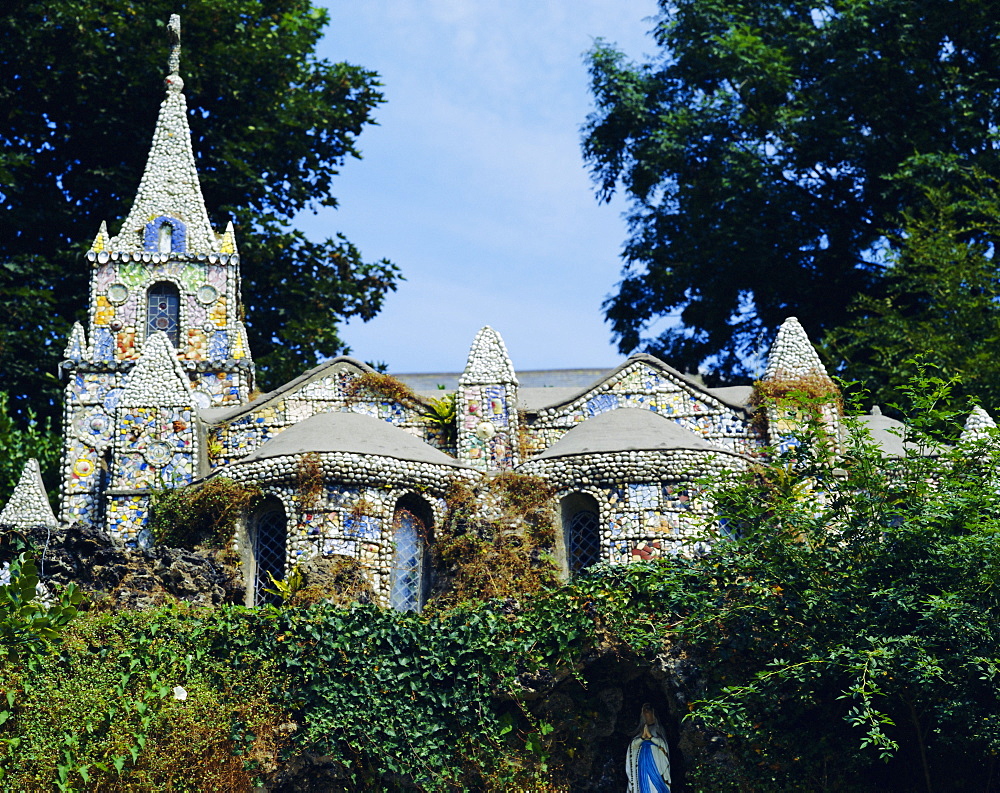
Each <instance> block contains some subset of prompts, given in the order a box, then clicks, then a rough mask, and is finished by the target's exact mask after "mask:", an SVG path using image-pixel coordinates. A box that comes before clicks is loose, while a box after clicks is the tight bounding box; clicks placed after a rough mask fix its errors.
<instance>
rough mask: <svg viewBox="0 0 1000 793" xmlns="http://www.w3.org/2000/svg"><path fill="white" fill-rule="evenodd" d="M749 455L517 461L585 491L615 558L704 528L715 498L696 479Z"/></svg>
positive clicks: (680, 453) (672, 544) (645, 554)
mask: <svg viewBox="0 0 1000 793" xmlns="http://www.w3.org/2000/svg"><path fill="white" fill-rule="evenodd" d="M749 462H750V458H748V457H744V456H741V455H737V454H733V453H729V452H723V451H721V450H720V451H719V452H718V453H713V452H708V453H706V452H703V451H693V450H692V451H688V450H680V449H679V450H676V451H655V452H652V451H645V452H644V451H632V452H617V453H613V454H607V453H603V454H593V455H574V456H571V457H562V458H555V459H546V460H529V461H528V462H526V463H524V464H523V465H521V466H520V467H519V468H518V471H519V472H521V473H525V474H531V475H534V476H540V477H542V478H543V479H545V480H546V481H548V482H549V483H550V484H552V485H553V486H554V487H556V488H558V490H559V494H558V496H557V498H563V497H565V496H567V495H569V494H571V493H585V494H587V495H589V496H591V497H592V498H594V499H595V500H596V501H597V504H598V506H599V510H600V542H601V559H602V561H606V562H609V563H611V564H626V563H628V562H633V561H638V560H644V559H649V558H653V557H655V556H659V555H660V554H663V553H680V552H682V550H683V549H684V548H685V546H687V545H689V544H690V542H691V539H692V538H693V537H695V536H698V535H699V534H701V533H702V532H703V531H704V528H705V525H706V523H707V521H708V520H709V519H710V516H711V514H712V505H711V503H710V501H709V500H708V498H707V497H705V496H704V495H703V494H702V493H701V492H700V490H699V489H698V487H697V486H696V485H695V481H696V480H698V479H701V478H703V477H706V476H713V477H718V476H722V475H725V474H727V473H730V472H734V471H739V470H742V469H743V468H744V467H745V466H746V465H747V464H748V463H749Z"/></svg>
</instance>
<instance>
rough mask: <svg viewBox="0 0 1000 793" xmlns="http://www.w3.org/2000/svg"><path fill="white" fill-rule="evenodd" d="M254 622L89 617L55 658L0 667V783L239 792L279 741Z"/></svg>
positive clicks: (249, 617)
mask: <svg viewBox="0 0 1000 793" xmlns="http://www.w3.org/2000/svg"><path fill="white" fill-rule="evenodd" d="M262 623H263V624H264V625H266V624H267V619H266V614H264V615H257V614H254V613H253V612H246V611H239V610H235V609H234V610H220V611H217V612H205V611H197V610H193V609H186V608H180V607H169V608H165V609H160V610H157V611H155V612H149V613H136V612H123V613H121V614H117V615H107V614H104V615H97V614H91V615H86V616H85V617H83V618H82V619H80V620H77V621H76V622H75V623H74V624H73V625H72V626H71V627H70V629H69V631H68V633H67V636H66V642H65V644H64V646H63V649H62V652H61V653H60V654H59V655H58V656H51V657H49V658H47V659H44V660H43V661H40V662H38V663H36V664H35V665H34V666H33V667H32V668H30V669H29V668H26V667H24V666H22V665H19V664H11V663H9V662H7V663H6V664H4V663H3V662H0V681H2V682H0V694H2V695H3V697H2V698H0V712H2V713H3V716H6V718H4V719H3V723H2V724H0V769H2V771H0V780H2V782H0V784H2V785H3V787H4V788H5V789H10V790H51V789H58V790H61V791H71V790H95V789H114V790H128V789H131V790H177V791H195V790H199V791H219V793H222V791H231V790H248V789H250V788H251V787H252V778H253V773H254V772H253V771H252V770H248V769H249V768H255V767H256V768H260V767H262V766H263V767H273V766H274V764H275V762H276V759H277V755H278V751H279V750H280V748H281V746H282V745H284V744H285V743H287V738H286V737H285V733H284V732H282V731H281V730H280V726H281V725H282V724H284V723H286V722H287V714H285V713H282V712H281V711H280V709H279V708H278V707H277V706H276V705H274V704H273V703H272V701H271V697H270V694H271V692H272V691H275V690H278V689H280V687H281V682H280V680H279V679H277V678H276V676H275V673H274V669H275V664H274V663H273V662H272V661H271V660H270V658H269V655H270V648H269V647H268V646H267V644H266V643H265V641H266V639H267V638H270V639H272V640H273V638H274V636H273V633H271V632H269V631H267V630H266V628H265V629H263V630H261V628H262ZM230 664H231V665H232V666H230ZM4 703H6V708H4ZM3 716H0V718H3ZM192 769H196V773H192Z"/></svg>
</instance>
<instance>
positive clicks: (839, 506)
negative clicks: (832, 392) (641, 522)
mask: <svg viewBox="0 0 1000 793" xmlns="http://www.w3.org/2000/svg"><path fill="white" fill-rule="evenodd" d="M949 390H950V384H949V383H946V382H943V381H940V380H925V381H924V382H923V383H922V384H921V385H920V387H919V388H918V389H915V390H913V391H911V393H910V396H911V397H912V398H913V409H912V411H911V413H910V415H911V420H910V421H909V423H908V424H907V426H906V429H905V430H904V431H903V432H904V438H905V440H907V441H909V442H911V443H912V444H913V445H914V447H920V448H923V449H924V450H925V451H933V452H934V454H933V455H931V456H928V455H922V454H914V455H911V456H909V457H907V458H905V459H898V460H885V459H883V458H882V456H881V453H880V450H879V449H878V448H877V447H876V446H875V445H874V444H873V443H872V442H871V440H870V439H869V437H868V436H867V433H866V432H865V431H864V428H863V427H862V426H859V425H857V424H855V423H853V422H850V425H851V431H850V433H849V438H848V441H847V446H846V449H845V450H844V451H845V453H844V454H843V455H842V456H833V455H831V454H830V453H829V452H830V450H829V449H828V447H827V446H826V445H824V444H817V443H803V444H802V445H800V446H798V447H796V448H795V449H793V450H792V451H791V452H789V454H787V455H785V456H784V457H781V458H779V459H778V460H776V461H775V462H774V463H773V464H771V465H761V466H757V467H755V468H754V469H753V470H752V471H750V472H749V473H748V474H747V475H746V476H745V477H744V478H743V479H742V480H741V481H739V482H737V483H735V486H733V485H732V484H730V485H729V486H727V487H725V488H723V489H722V490H721V491H720V492H719V496H720V498H719V502H718V503H719V507H720V509H721V512H722V514H723V515H724V516H725V517H726V518H727V520H728V521H729V523H730V525H731V526H738V527H739V528H740V535H741V536H740V538H739V539H737V540H735V541H733V542H728V543H720V544H718V545H717V546H716V548H715V549H714V551H713V553H712V554H711V555H710V556H707V557H704V558H703V559H700V560H694V561H693V562H691V563H689V564H678V565H676V566H675V568H674V571H673V576H672V577H670V578H669V579H668V578H667V576H666V575H664V579H665V580H668V581H669V583H668V584H667V585H666V586H664V587H663V589H664V593H665V597H663V599H662V600H661V604H662V605H663V606H665V607H667V609H668V613H669V612H670V611H671V610H674V609H676V611H675V612H674V614H675V615H678V616H680V617H681V619H680V620H679V623H678V636H679V637H680V638H682V639H683V640H684V641H685V645H686V648H687V650H688V652H690V653H691V654H692V656H693V657H695V658H698V659H699V661H700V664H701V669H702V672H703V673H704V675H705V678H706V687H705V691H704V693H703V696H702V698H701V701H699V702H697V703H695V706H694V709H693V713H692V715H693V717H695V718H700V719H704V720H706V722H708V723H709V724H712V725H713V726H715V727H717V728H719V729H720V730H723V731H724V733H725V734H726V735H728V740H729V746H730V749H731V751H732V753H733V757H734V761H735V764H734V765H733V766H731V767H730V768H728V769H725V770H722V771H721V776H719V772H720V769H714V770H713V769H709V768H704V769H699V770H698V772H697V773H696V776H697V777H698V779H699V781H700V782H701V785H702V786H701V787H699V788H698V789H714V790H737V789H738V790H760V791H792V790H809V791H813V790H828V791H840V790H844V791H848V790H849V791H874V790H885V791H895V790H899V791H904V790H905V791H914V790H926V791H928V792H930V791H932V790H934V791H956V793H957V791H966V790H991V789H993V788H992V787H990V779H992V778H995V775H996V770H997V768H996V766H997V762H998V757H1000V720H998V719H997V717H996V712H997V707H998V704H1000V685H998V684H1000V677H998V670H1000V667H998V658H1000V630H998V627H997V626H998V625H1000V622H998V617H1000V600H998V598H997V584H998V573H1000V542H998V537H1000V534H998V528H1000V523H998V521H1000V488H998V481H997V470H998V466H1000V453H998V451H997V449H998V447H997V443H996V441H997V436H996V432H995V431H993V432H992V433H991V434H990V435H989V437H986V438H983V439H981V440H979V441H975V442H973V441H971V440H970V441H967V442H966V443H963V444H961V445H957V446H952V447H947V446H942V445H941V443H940V440H941V437H940V436H938V435H937V434H936V433H935V432H932V428H934V427H937V426H940V425H941V424H948V423H951V422H952V421H953V420H954V418H955V415H954V414H953V413H951V412H950V411H949V410H947V409H942V405H944V404H946V403H947V402H948V401H949V399H950V394H949ZM811 438H812V436H811V433H807V434H806V437H805V438H804V439H803V440H806V441H808V440H810V439H811ZM668 604H670V605H669V606H668ZM675 618H676V616H675ZM713 773H714V774H716V777H717V778H714V779H713V778H712V774H713Z"/></svg>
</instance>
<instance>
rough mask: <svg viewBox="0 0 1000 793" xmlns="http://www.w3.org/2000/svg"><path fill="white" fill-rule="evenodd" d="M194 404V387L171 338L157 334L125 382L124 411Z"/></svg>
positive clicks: (145, 347) (160, 333)
mask: <svg viewBox="0 0 1000 793" xmlns="http://www.w3.org/2000/svg"><path fill="white" fill-rule="evenodd" d="M190 404H191V385H190V382H189V381H188V378H187V375H186V374H184V369H183V368H182V367H181V363H180V361H178V360H177V351H176V350H174V345H172V344H171V343H170V339H168V338H167V334H166V333H163V332H162V331H160V332H157V333H154V334H153V335H151V336H150V337H149V338H148V339H146V344H145V346H144V348H143V351H142V355H141V356H140V357H139V361H138V362H137V363H136V365H135V368H134V369H133V370H132V371H131V372H130V373H129V376H128V380H126V381H125V391H124V392H123V393H122V397H121V401H120V402H119V406H120V407H153V406H166V407H178V406H182V405H190Z"/></svg>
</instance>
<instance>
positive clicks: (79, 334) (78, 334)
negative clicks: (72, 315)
mask: <svg viewBox="0 0 1000 793" xmlns="http://www.w3.org/2000/svg"><path fill="white" fill-rule="evenodd" d="M86 354H87V334H86V333H84V331H83V325H81V324H80V323H79V322H74V323H73V330H72V331H70V334H69V343H68V344H67V345H66V349H65V350H64V351H63V358H65V359H66V360H68V361H75V362H76V363H79V362H80V361H82V360H83V359H84V357H85V356H86Z"/></svg>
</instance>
